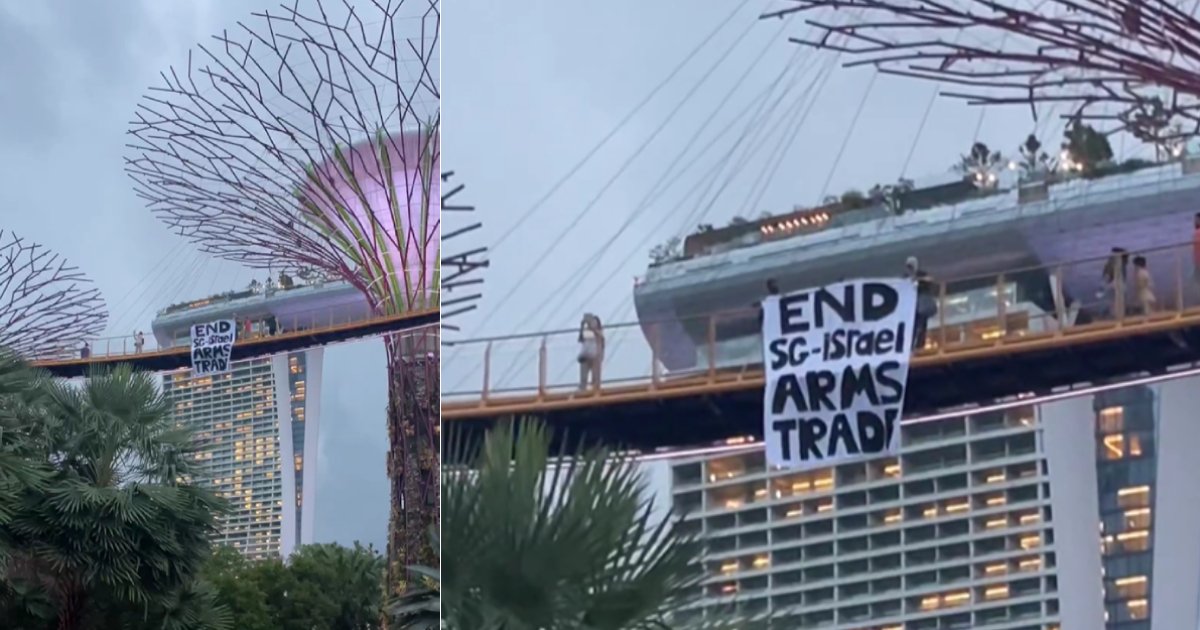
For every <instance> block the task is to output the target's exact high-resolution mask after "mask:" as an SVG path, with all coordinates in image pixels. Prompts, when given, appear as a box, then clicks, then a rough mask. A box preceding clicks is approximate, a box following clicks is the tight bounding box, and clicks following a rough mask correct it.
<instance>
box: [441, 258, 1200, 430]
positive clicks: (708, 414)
mask: <svg viewBox="0 0 1200 630" xmlns="http://www.w3.org/2000/svg"><path fill="white" fill-rule="evenodd" d="M1134 256H1143V257H1145V258H1146V259H1147V261H1148V264H1147V266H1148V268H1149V269H1150V270H1151V272H1152V277H1153V278H1154V282H1155V294H1156V298H1157V306H1156V308H1155V309H1154V310H1153V311H1152V312H1150V313H1142V312H1140V310H1139V308H1138V305H1137V304H1136V299H1135V298H1136V296H1135V293H1134V291H1133V288H1132V286H1131V285H1132V283H1133V276H1134V268H1133V265H1132V264H1131V265H1130V266H1129V271H1128V280H1127V281H1126V289H1127V290H1126V292H1125V294H1124V295H1123V296H1118V297H1117V298H1115V299H1107V298H1105V297H1103V296H1102V295H1101V294H1100V291H1101V289H1102V286H1101V285H1102V280H1101V272H1102V269H1103V268H1104V265H1105V263H1106V262H1107V259H1106V258H1090V259H1084V260H1078V261H1075V262H1070V263H1064V264H1057V265H1050V266H1038V267H1017V268H1011V269H1008V270H1007V271H1005V272H1003V273H998V274H992V275H987V276H971V277H963V278H949V279H942V278H934V280H935V281H936V282H937V284H938V286H939V296H938V300H939V309H938V315H937V316H935V317H934V318H933V319H931V320H930V322H929V334H928V339H927V344H926V346H925V347H924V348H921V349H920V350H919V351H917V352H916V353H915V356H914V357H913V363H912V369H911V371H910V374H909V387H908V398H907V400H906V405H905V413H906V415H921V414H926V413H930V412H934V411H945V410H950V409H956V408H962V409H964V410H966V409H969V408H971V407H975V406H982V405H987V404H992V403H995V402H1000V401H1004V400H1009V399H1014V398H1018V397H1025V396H1030V395H1045V394H1052V393H1056V392H1063V391H1068V390H1070V389H1075V388H1079V387H1085V386H1089V385H1098V384H1103V383H1106V382H1111V381H1112V380H1114V379H1123V378H1129V377H1135V376H1138V375H1145V374H1163V373H1168V372H1171V371H1175V370H1179V369H1183V368H1187V367H1191V366H1192V365H1193V364H1195V363H1196V362H1198V361H1200V279H1197V278H1196V277H1194V275H1195V274H1194V271H1193V245H1192V244H1191V243H1187V244H1186V245H1175V246H1172V247H1165V248H1158V249H1154V250H1147V251H1132V252H1130V259H1131V260H1132V257H1134ZM1072 275H1076V276H1082V275H1088V276H1090V277H1092V278H1094V279H1095V287H1094V288H1095V291H1094V292H1091V293H1088V294H1086V296H1085V298H1086V299H1075V298H1071V297H1069V296H1068V295H1067V294H1065V293H1064V291H1063V290H1062V287H1063V278H1065V277H1068V276H1072ZM1014 277H1022V278H1030V277H1039V278H1041V279H1043V280H1044V283H1045V285H1046V286H1047V287H1048V293H1049V295H1048V296H1047V298H1046V299H1045V300H1041V299H1038V300H1032V299H1023V296H1022V295H1021V294H1020V292H1019V291H1018V290H1017V287H1016V286H1014V284H1013V283H1012V282H1011V278H1014ZM964 287H967V288H966V289H965V290H964V289H963V288H964ZM1039 303H1044V304H1046V305H1047V307H1043V306H1039ZM668 325H670V326H678V325H679V322H678V321H676V320H672V321H671V322H668ZM685 325H686V327H688V328H694V327H701V329H703V330H707V331H708V334H707V343H704V344H701V346H700V347H699V348H698V349H697V351H696V354H697V356H696V357H694V360H689V359H690V357H682V358H681V357H678V356H676V357H674V360H673V361H670V362H668V361H665V360H664V359H665V358H666V356H665V355H666V351H667V349H666V348H664V347H663V344H662V339H663V338H664V336H663V335H661V334H660V332H661V330H662V326H660V325H659V323H658V322H653V321H650V322H647V321H643V322H641V323H640V324H639V323H625V324H619V325H616V326H608V327H606V329H605V346H606V350H605V355H606V356H605V361H604V366H603V370H602V374H601V380H600V383H599V385H598V386H589V387H588V388H586V389H582V388H581V387H580V384H579V382H578V372H579V370H578V367H577V358H576V357H577V354H578V350H579V345H578V343H577V341H576V335H577V333H578V331H577V330H558V331H548V332H543V333H534V334H527V335H515V336H509V337H496V338H490V339H476V340H466V341H459V342H456V343H455V344H454V345H455V346H457V348H455V349H453V350H451V351H450V353H449V354H445V355H444V356H445V357H446V358H447V364H446V365H445V366H444V367H443V370H444V372H445V374H446V376H444V377H443V382H444V383H454V382H455V378H453V377H454V376H455V375H456V374H459V375H461V374H462V370H461V368H463V367H464V366H465V367H467V368H468V373H467V374H466V375H465V377H464V379H462V380H466V382H469V383H471V384H472V387H470V388H469V389H463V390H461V391H445V390H444V391H443V394H442V398H443V405H442V418H443V420H444V421H445V422H447V423H455V424H457V425H459V427H460V429H461V430H465V431H467V432H474V431H479V430H483V429H486V428H487V427H489V426H491V425H493V424H494V423H496V422H497V421H499V420H501V419H504V418H507V417H513V416H524V415H532V416H540V417H542V418H543V419H545V420H546V421H547V422H548V423H549V424H550V425H551V426H552V427H554V428H555V429H556V430H557V433H558V434H559V435H562V434H564V432H565V433H566V434H568V435H570V436H574V437H576V438H578V437H580V436H582V437H584V438H586V439H588V440H593V441H600V442H602V443H606V444H611V445H618V446H621V447H627V448H633V449H638V450H641V451H644V452H645V451H654V450H656V449H661V448H668V447H683V446H702V445H709V444H713V443H717V442H720V441H725V440H729V439H732V438H738V437H743V436H761V433H762V395H763V394H762V387H763V371H762V355H761V348H762V343H761V337H760V336H759V332H758V319H757V312H756V311H754V310H750V309H741V310H737V311H723V312H717V313H712V314H709V315H705V316H700V317H697V318H695V321H690V322H686V324H685ZM668 364H675V365H688V366H689V367H685V368H683V369H667V367H666V366H667V365H668ZM448 368H459V369H458V370H457V371H456V370H454V369H448ZM513 374H515V375H517V376H518V379H517V380H516V381H515V382H514V381H513V380H511V379H509V378H508V377H509V376H511V375H513ZM451 388H452V389H454V385H451Z"/></svg>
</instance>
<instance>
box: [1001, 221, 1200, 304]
mask: <svg viewBox="0 0 1200 630" xmlns="http://www.w3.org/2000/svg"><path fill="white" fill-rule="evenodd" d="M1194 214H1195V213H1194V212H1193V211H1191V210H1183V211H1176V212H1170V213H1167V214H1158V215H1151V214H1149V213H1147V215H1146V216H1142V217H1138V218H1136V219H1131V220H1126V221H1119V222H1111V223H1100V224H1093V225H1078V226H1074V227H1072V228H1071V229H1070V231H1058V230H1053V229H1047V228H1048V227H1049V226H1046V225H1041V226H1038V225H1034V226H1031V229H1028V230H1026V231H1025V238H1026V242H1027V243H1028V244H1029V247H1030V248H1031V249H1032V250H1033V251H1034V253H1035V254H1036V255H1037V257H1038V258H1039V259H1040V260H1041V261H1042V263H1043V264H1056V263H1060V262H1064V261H1074V260H1088V259H1099V258H1104V257H1105V256H1108V255H1109V254H1110V252H1111V251H1112V248H1114V247H1122V248H1124V249H1126V250H1127V251H1129V253H1130V256H1131V257H1132V256H1136V255H1142V256H1145V257H1146V267H1147V268H1148V269H1149V270H1150V275H1151V276H1153V278H1154V284H1155V286H1156V287H1157V288H1158V294H1159V296H1160V298H1159V299H1160V301H1161V300H1162V296H1164V295H1166V294H1168V293H1169V292H1170V291H1173V290H1174V284H1175V268H1176V266H1177V265H1183V266H1184V270H1185V273H1186V272H1187V271H1188V269H1189V268H1190V266H1191V258H1190V251H1189V248H1187V247H1177V246H1179V245H1186V244H1187V243H1188V242H1189V241H1190V240H1191V238H1192V226H1193V215H1194ZM1164 248H1168V249H1165V250H1164ZM1103 268H1104V264H1103V262H1099V261H1097V262H1096V263H1095V264H1094V265H1084V264H1073V265H1064V267H1063V286H1064V287H1065V288H1066V292H1067V294H1068V295H1069V296H1071V297H1073V298H1074V299H1077V300H1080V301H1083V302H1091V301H1094V300H1095V295H1096V293H1097V292H1099V291H1100V290H1101V289H1102V288H1103V280H1102V277H1101V273H1102V271H1103ZM1192 288H1193V287H1192V286H1191V284H1190V283H1189V284H1187V285H1185V287H1184V289H1185V290H1189V291H1190V290H1191V289H1192Z"/></svg>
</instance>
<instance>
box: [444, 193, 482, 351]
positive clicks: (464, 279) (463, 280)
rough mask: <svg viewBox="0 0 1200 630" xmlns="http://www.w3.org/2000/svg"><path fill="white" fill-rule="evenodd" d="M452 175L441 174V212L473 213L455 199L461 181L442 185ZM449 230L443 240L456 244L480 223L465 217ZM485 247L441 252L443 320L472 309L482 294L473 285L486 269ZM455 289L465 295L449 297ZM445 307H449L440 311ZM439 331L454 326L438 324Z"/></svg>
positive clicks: (480, 282) (479, 281) (472, 231)
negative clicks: (444, 295)
mask: <svg viewBox="0 0 1200 630" xmlns="http://www.w3.org/2000/svg"><path fill="white" fill-rule="evenodd" d="M453 177H454V171H450V172H446V173H442V186H443V188H442V212H444V213H446V212H448V213H450V214H451V215H455V214H458V215H460V216H466V215H468V214H471V213H474V212H475V207H474V206H469V205H464V204H462V203H460V202H458V201H456V200H455V197H457V196H458V195H459V194H460V193H462V191H463V189H464V188H466V186H465V185H464V184H456V185H453V186H451V187H450V188H449V189H446V188H445V186H446V184H448V183H449V182H450V180H451V179H452V178H453ZM451 227H452V229H451V230H450V231H448V232H446V233H444V234H443V235H442V242H443V243H454V244H457V243H460V242H462V241H463V240H465V239H464V237H467V236H470V235H471V234H472V233H475V232H476V231H478V230H479V228H481V227H483V223H481V222H479V221H473V220H467V221H466V222H465V223H464V224H463V225H461V226H457V225H454V226H451ZM486 256H487V247H485V246H475V247H472V246H470V245H467V246H464V247H461V248H457V249H455V251H454V252H453V253H449V252H443V255H442V260H441V265H442V274H443V275H442V284H441V289H442V291H445V292H446V294H447V299H445V300H443V301H442V308H443V311H442V321H443V322H445V321H446V320H447V319H450V318H452V317H454V316H456V315H461V314H463V313H468V312H470V311H473V310H475V308H476V307H477V306H478V305H477V304H476V302H478V301H479V299H480V298H481V297H483V294H482V293H480V292H478V289H477V287H479V286H480V285H482V284H483V278H482V277H480V274H481V272H482V270H483V269H486V268H487V267H488V265H489V262H488V260H487V258H486ZM455 291H465V292H467V293H466V294H465V295H457V296H455V297H449V295H450V294H453V293H454V292H455ZM446 308H449V309H450V310H448V311H447V310H444V309H446ZM442 329H443V330H454V331H457V330H458V327H457V326H455V325H454V324H447V323H443V324H442Z"/></svg>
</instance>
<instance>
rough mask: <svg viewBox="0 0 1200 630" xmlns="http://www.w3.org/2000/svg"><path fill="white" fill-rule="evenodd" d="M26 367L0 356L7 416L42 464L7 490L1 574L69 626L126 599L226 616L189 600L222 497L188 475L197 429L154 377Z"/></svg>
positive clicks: (154, 607)
mask: <svg viewBox="0 0 1200 630" xmlns="http://www.w3.org/2000/svg"><path fill="white" fill-rule="evenodd" d="M27 370H28V368H27V367H24V366H22V365H20V364H19V363H13V362H10V361H3V360H0V398H2V401H0V417H4V419H3V421H4V422H6V423H7V425H8V426H10V427H11V428H12V430H13V431H14V433H15V435H16V436H17V437H18V438H19V440H20V441H22V444H23V445H22V448H23V449H24V452H23V453H22V456H23V457H24V458H25V459H27V460H28V461H30V462H33V463H32V464H31V465H33V466H36V467H45V469H46V473H45V475H44V478H43V479H42V480H41V481H40V482H39V483H37V484H24V485H23V486H21V487H19V488H17V490H16V491H12V490H11V488H9V489H6V490H0V493H3V492H7V495H4V494H0V501H3V506H2V507H0V513H3V515H4V516H3V518H0V540H4V541H7V543H8V545H9V546H10V550H9V551H10V562H9V563H8V566H7V573H6V574H5V576H4V577H5V578H6V580H5V581H6V582H8V583H9V584H11V585H13V588H14V589H18V590H19V589H24V591H23V592H25V593H27V594H30V595H32V594H34V593H36V594H38V595H40V596H42V597H43V598H44V599H45V600H46V603H47V604H48V606H49V607H50V609H51V610H52V617H53V625H54V626H56V627H58V628H60V629H62V630H66V629H71V628H84V627H89V628H90V627H100V626H101V625H104V623H109V622H111V620H112V619H114V615H117V616H120V615H122V614H125V613H128V612H130V611H136V612H137V613H138V616H141V617H143V618H144V617H145V616H146V615H147V614H149V613H151V612H153V613H161V614H166V613H167V612H169V611H174V612H175V613H176V614H177V616H178V619H180V621H179V623H178V624H174V623H173V624H168V627H179V628H187V627H212V626H213V625H214V624H215V625H216V626H218V627H219V626H220V623H219V621H220V619H219V615H218V616H216V617H213V616H211V615H208V614H204V613H201V612H197V611H195V610H185V609H191V608H194V604H195V602H196V601H197V600H203V599H204V598H205V596H204V594H203V593H202V592H200V591H202V590H203V589H201V588H198V587H196V586H195V585H194V584H193V578H194V577H195V575H196V573H197V571H198V569H199V567H200V565H201V563H202V562H203V561H204V558H205V557H206V556H207V555H208V552H209V542H208V540H209V536H210V534H211V533H212V532H213V531H214V523H215V515H216V514H217V513H218V512H219V511H221V510H222V509H223V505H224V504H223V502H221V501H220V500H219V499H217V498H216V497H215V496H213V495H212V494H211V493H210V492H208V491H207V490H205V489H202V488H199V487H197V486H194V485H191V484H190V483H189V478H190V472H191V469H190V464H189V456H190V455H191V452H190V442H189V435H188V433H187V432H186V431H185V430H182V429H180V428H178V427H176V426H175V425H174V424H173V422H172V421H171V418H170V415H169V413H168V411H169V407H168V404H167V403H166V402H165V400H164V399H163V397H162V395H161V394H160V393H159V392H158V390H157V387H156V386H155V383H154V381H153V379H152V378H151V377H150V376H149V375H146V374H141V373H137V372H134V371H132V370H131V369H129V368H127V367H122V368H118V369H117V370H115V371H113V372H111V373H108V374H98V375H95V376H93V377H92V378H90V379H89V380H88V382H87V383H86V384H85V385H83V386H82V387H76V386H74V385H71V384H68V383H64V382H52V381H50V380H48V379H45V378H43V377H40V376H39V375H37V374H36V373H29V372H27ZM21 382H23V383H24V384H25V386H24V389H21V388H20V387H10V388H8V391H6V390H5V387H4V384H6V383H8V384H12V383H21ZM31 388H32V389H31ZM0 439H2V438H0ZM14 439H16V438H14ZM2 466H3V464H0V467H2ZM3 476H4V473H3V472H0V477H3ZM8 478H9V479H11V478H12V475H11V474H10V475H9V476H8ZM0 486H4V482H3V481H2V480H0ZM26 607H28V606H26ZM212 619H215V621H212V622H211V623H210V622H208V621H205V622H204V623H203V624H201V620H212ZM101 620H104V623H100V622H101ZM189 620H192V621H194V623H192V622H189ZM98 623H99V624H100V625H97V624H98Z"/></svg>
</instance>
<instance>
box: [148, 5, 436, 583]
mask: <svg viewBox="0 0 1200 630" xmlns="http://www.w3.org/2000/svg"><path fill="white" fill-rule="evenodd" d="M253 17H254V20H252V21H251V22H250V23H239V24H238V28H237V29H236V30H235V32H233V33H228V32H226V33H222V34H221V35H217V36H215V37H214V38H213V41H212V43H211V44H209V45H199V46H197V48H196V50H195V51H193V52H192V53H191V54H190V55H189V58H188V63H187V66H186V68H182V69H179V70H176V69H171V70H170V71H168V72H165V73H163V74H162V81H161V84H160V85H159V86H157V87H154V88H151V90H150V91H149V93H148V94H147V95H146V96H145V97H144V98H143V100H142V102H141V103H140V104H139V105H138V109H137V112H136V115H135V120H134V121H133V122H132V123H131V129H130V134H131V135H132V136H133V140H132V141H131V142H130V144H129V149H130V155H129V156H128V157H127V159H126V171H127V172H128V173H129V175H130V177H131V178H132V179H133V181H134V183H135V188H136V190H137V192H138V194H139V195H140V196H141V197H143V198H144V199H145V200H146V201H147V204H148V206H149V207H150V209H151V210H152V211H153V212H154V213H155V214H157V215H158V216H160V217H161V218H162V219H163V220H164V221H165V222H166V223H167V224H168V225H169V226H171V227H173V228H174V229H176V230H178V231H179V232H180V233H181V234H183V235H184V236H186V237H188V238H189V239H191V240H192V241H193V242H195V243H196V244H197V245H198V246H199V247H200V248H201V249H203V250H204V251H206V252H209V253H212V254H215V255H217V256H220V257H224V258H228V259H232V260H236V261H240V262H242V263H245V264H247V265H250V266H253V267H273V268H275V269H281V270H282V269H289V268H291V269H297V270H300V269H314V268H315V269H318V270H322V271H324V272H325V273H326V275H331V276H333V277H337V278H341V279H344V280H346V281H348V282H350V283H352V284H354V285H355V286H357V287H358V288H359V289H360V290H361V291H363V293H364V294H365V295H366V297H367V299H368V300H369V301H370V303H371V304H372V306H373V307H374V308H375V309H376V311H377V312H379V313H381V314H396V313H402V312H405V311H408V310H414V309H421V308H429V307H437V308H441V303H440V298H439V293H438V289H437V286H438V282H439V275H440V274H439V267H438V265H439V263H438V260H439V255H440V249H439V247H440V246H439V236H440V231H441V208H440V182H439V179H440V178H439V175H440V170H439V169H440V147H439V136H438V129H439V124H440V116H441V114H440V104H439V86H438V75H439V61H438V57H437V52H438V33H439V28H440V19H441V18H440V12H439V5H438V2H437V0H370V2H369V3H365V2H360V3H354V4H352V3H350V2H348V1H346V0H342V1H341V2H339V3H337V4H336V5H334V3H330V2H326V3H323V2H321V0H305V1H304V2H296V3H295V4H292V5H290V6H284V7H282V8H281V9H279V10H278V11H277V12H274V13H273V12H262V13H255V14H253ZM385 345H386V348H387V351H388V373H389V387H388V434H389V439H390V443H391V449H390V452H389V455H388V474H389V476H390V477H391V483H392V517H391V525H390V527H389V538H388V560H389V562H388V579H389V589H391V590H392V592H394V593H399V592H403V591H404V590H406V589H407V588H408V577H407V576H408V575H409V573H408V570H407V567H408V566H410V565H414V564H422V565H428V566H433V565H435V564H436V560H437V559H436V555H435V554H434V553H433V552H432V550H431V549H430V539H429V531H430V529H431V528H432V527H433V526H434V525H435V524H436V518H437V509H438V506H437V499H438V452H439V448H438V447H439V443H438V439H439V438H438V431H437V423H438V419H439V418H438V417H439V400H438V398H439V395H440V392H439V391H438V386H437V383H438V381H437V374H438V357H439V341H438V331H437V330H436V329H425V330H422V331H418V332H408V333H404V334H394V335H390V336H388V337H386V338H385Z"/></svg>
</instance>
